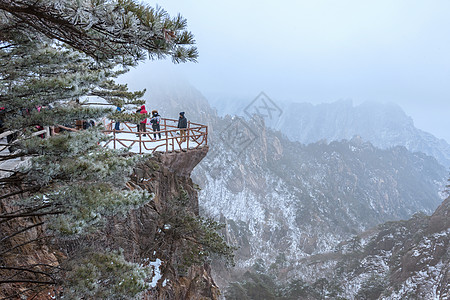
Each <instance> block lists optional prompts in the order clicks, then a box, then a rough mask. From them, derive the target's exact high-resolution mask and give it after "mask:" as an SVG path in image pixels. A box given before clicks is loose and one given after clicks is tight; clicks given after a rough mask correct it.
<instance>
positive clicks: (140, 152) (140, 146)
mask: <svg viewBox="0 0 450 300" xmlns="http://www.w3.org/2000/svg"><path fill="white" fill-rule="evenodd" d="M138 135H139V154H142V137H141V132H140V131H138Z"/></svg>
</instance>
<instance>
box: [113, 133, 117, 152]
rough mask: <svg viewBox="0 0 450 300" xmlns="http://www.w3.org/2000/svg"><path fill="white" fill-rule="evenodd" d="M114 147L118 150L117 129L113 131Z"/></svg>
mask: <svg viewBox="0 0 450 300" xmlns="http://www.w3.org/2000/svg"><path fill="white" fill-rule="evenodd" d="M113 145H114V150H116V129H114V131H113Z"/></svg>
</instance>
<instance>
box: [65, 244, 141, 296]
mask: <svg viewBox="0 0 450 300" xmlns="http://www.w3.org/2000/svg"><path fill="white" fill-rule="evenodd" d="M67 268H69V269H70V270H71V271H70V272H68V276H67V277H66V278H65V280H66V281H67V286H69V288H68V289H66V290H64V291H63V292H62V293H61V295H60V297H61V298H62V299H70V300H72V299H73V300H75V299H80V298H82V299H136V298H137V296H139V294H140V293H141V292H142V291H143V290H145V289H146V288H148V283H147V282H145V279H146V278H148V277H149V275H150V274H148V273H149V271H148V270H149V269H148V268H144V267H143V266H142V265H138V264H135V263H130V262H128V261H126V260H125V258H124V256H123V253H122V252H120V251H118V252H109V253H101V252H90V253H88V254H87V255H86V256H83V257H80V258H79V259H78V260H73V261H70V262H69V264H68V266H67ZM105 287H106V288H105Z"/></svg>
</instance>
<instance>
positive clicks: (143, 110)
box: [136, 105, 148, 136]
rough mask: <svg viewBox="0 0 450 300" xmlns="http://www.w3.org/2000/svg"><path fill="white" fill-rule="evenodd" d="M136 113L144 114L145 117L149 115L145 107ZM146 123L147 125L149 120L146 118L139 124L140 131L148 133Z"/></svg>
mask: <svg viewBox="0 0 450 300" xmlns="http://www.w3.org/2000/svg"><path fill="white" fill-rule="evenodd" d="M136 112H137V113H140V114H143V115H146V114H147V113H148V112H147V110H146V109H145V105H142V106H141V108H140V109H138V110H137V111H136ZM146 123H147V118H144V119H143V120H141V123H140V124H137V126H138V128H137V129H138V131H141V132H146V131H147V129H146V128H145V125H146ZM144 136H145V134H144Z"/></svg>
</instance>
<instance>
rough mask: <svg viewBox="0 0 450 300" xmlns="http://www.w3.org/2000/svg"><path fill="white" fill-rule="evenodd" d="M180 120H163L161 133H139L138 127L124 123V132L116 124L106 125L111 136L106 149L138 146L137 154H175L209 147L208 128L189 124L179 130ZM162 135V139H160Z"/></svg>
mask: <svg viewBox="0 0 450 300" xmlns="http://www.w3.org/2000/svg"><path fill="white" fill-rule="evenodd" d="M177 123H178V120H175V119H165V118H164V119H163V118H161V121H160V129H161V130H160V131H156V132H153V131H148V129H147V130H146V131H145V132H143V131H137V125H136V124H132V123H128V122H124V123H121V125H123V126H124V127H125V128H124V130H115V129H113V126H114V124H115V122H109V123H106V124H105V128H106V130H104V133H105V134H108V135H110V136H111V139H109V140H108V141H107V142H106V144H105V145H104V146H105V147H107V146H109V145H110V144H112V148H113V149H118V148H126V147H130V148H133V147H134V146H135V145H136V146H137V150H138V151H136V152H137V153H139V154H142V153H153V152H157V151H158V152H174V151H178V150H180V151H185V150H189V149H197V148H200V147H203V146H206V145H208V126H206V125H202V124H198V123H193V122H190V121H189V122H188V126H187V128H185V129H184V133H185V134H184V135H182V131H183V129H180V128H177ZM159 135H161V138H159Z"/></svg>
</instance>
